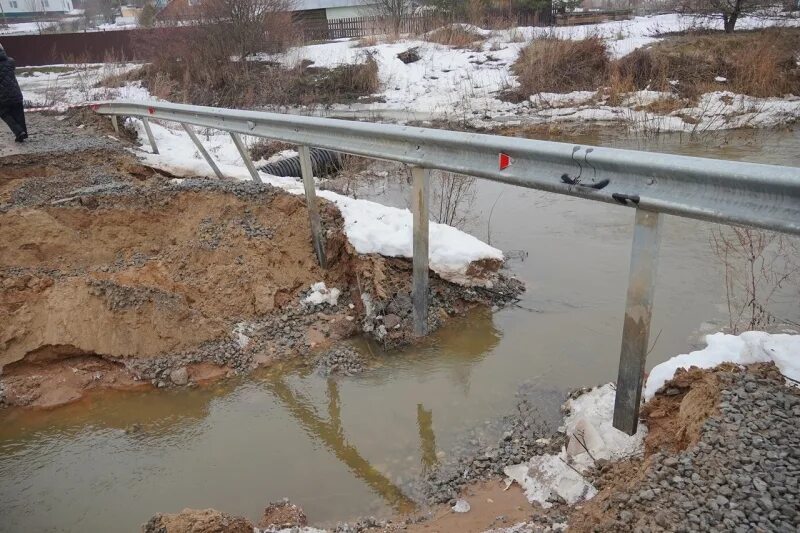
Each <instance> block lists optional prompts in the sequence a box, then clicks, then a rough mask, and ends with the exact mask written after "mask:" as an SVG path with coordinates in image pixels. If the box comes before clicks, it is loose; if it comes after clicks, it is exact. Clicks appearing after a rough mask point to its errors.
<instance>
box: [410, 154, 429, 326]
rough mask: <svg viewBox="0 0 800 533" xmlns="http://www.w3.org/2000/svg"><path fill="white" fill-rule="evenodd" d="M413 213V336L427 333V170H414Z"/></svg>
mask: <svg viewBox="0 0 800 533" xmlns="http://www.w3.org/2000/svg"><path fill="white" fill-rule="evenodd" d="M411 175H412V176H413V178H414V190H413V193H412V194H413V198H412V201H411V205H412V209H413V212H414V243H413V252H414V259H413V264H414V284H413V289H412V294H411V300H412V304H413V306H414V334H415V335H419V336H422V335H426V334H427V333H428V238H429V235H428V198H429V196H430V181H431V180H430V177H431V171H430V170H429V169H427V168H421V167H413V168H412V169H411Z"/></svg>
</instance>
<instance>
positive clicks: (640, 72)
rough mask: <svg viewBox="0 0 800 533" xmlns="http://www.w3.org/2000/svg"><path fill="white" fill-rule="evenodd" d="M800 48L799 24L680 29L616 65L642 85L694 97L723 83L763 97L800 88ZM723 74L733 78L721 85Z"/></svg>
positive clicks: (631, 80)
mask: <svg viewBox="0 0 800 533" xmlns="http://www.w3.org/2000/svg"><path fill="white" fill-rule="evenodd" d="M798 50H800V29H797V28H770V29H765V30H759V31H753V32H737V33H734V34H725V33H722V32H720V33H708V32H706V33H703V34H688V35H678V36H673V37H670V38H668V39H666V40H664V41H662V42H659V43H656V44H654V45H652V46H650V47H647V48H644V49H640V50H637V51H635V52H633V53H631V54H629V55H628V56H626V57H623V58H622V59H620V60H619V61H617V62H616V64H615V70H616V72H617V76H618V77H619V78H620V79H624V80H627V81H628V82H629V83H631V84H632V85H633V86H634V87H635V88H637V89H645V88H650V89H654V90H663V91H669V90H676V91H677V92H678V93H679V95H680V96H682V97H686V98H692V99H694V98H697V97H698V96H699V95H701V94H703V93H705V92H708V91H712V90H719V89H720V88H727V89H730V90H732V91H733V92H736V93H741V94H747V95H750V96H757V97H768V96H783V95H785V94H788V93H794V94H800V71H798V68H797V64H796V55H797V51H798ZM718 76H721V77H724V78H727V80H728V82H727V83H726V84H725V85H723V86H720V84H719V83H718V82H716V81H715V78H716V77H718ZM671 80H677V81H678V83H677V85H671V84H670V81H671Z"/></svg>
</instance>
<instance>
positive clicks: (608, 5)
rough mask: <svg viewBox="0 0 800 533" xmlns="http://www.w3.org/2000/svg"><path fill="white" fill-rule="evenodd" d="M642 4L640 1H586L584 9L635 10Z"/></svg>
mask: <svg viewBox="0 0 800 533" xmlns="http://www.w3.org/2000/svg"><path fill="white" fill-rule="evenodd" d="M639 4H641V1H640V0H584V1H583V8H584V9H633V8H636V7H638V6H639Z"/></svg>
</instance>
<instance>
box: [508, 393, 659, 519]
mask: <svg viewBox="0 0 800 533" xmlns="http://www.w3.org/2000/svg"><path fill="white" fill-rule="evenodd" d="M615 395H616V390H615V389H614V386H613V385H612V384H611V383H609V384H607V385H603V386H602V387H597V388H595V389H593V390H591V391H589V392H587V393H585V394H583V395H581V396H579V397H578V398H574V399H570V400H568V401H567V402H566V404H565V407H566V408H567V409H569V414H568V415H567V416H566V417H565V418H564V425H563V426H562V428H561V430H562V431H564V432H565V433H566V435H567V437H568V444H567V446H566V447H565V448H562V450H561V452H560V453H558V454H548V455H539V456H534V457H532V458H531V459H530V460H529V461H528V462H527V463H522V464H519V465H514V466H509V467H506V468H505V469H504V470H503V472H504V473H505V474H506V476H508V478H509V479H510V481H516V482H517V483H519V484H520V486H521V487H522V488H523V489H524V490H525V495H526V496H527V498H528V501H530V502H531V503H533V502H537V503H539V504H540V505H541V506H542V507H545V508H547V507H550V506H551V505H552V504H551V503H550V501H549V500H551V499H553V497H554V496H559V497H561V498H563V499H564V500H565V501H566V502H567V503H569V504H573V503H576V502H579V501H583V500H587V499H589V498H592V497H594V495H595V494H597V490H596V489H595V488H594V487H593V486H592V485H591V483H589V482H588V481H586V479H584V477H583V476H582V475H581V474H582V473H583V472H585V471H586V469H587V468H588V467H590V466H591V465H592V464H593V463H594V460H596V459H610V460H616V459H622V458H624V457H630V456H634V455H638V454H640V453H641V452H642V449H643V445H644V437H645V435H646V434H647V429H646V428H645V427H644V426H642V425H640V426H639V429H638V431H637V432H636V434H635V435H633V436H628V435H626V434H624V433H622V432H621V431H618V430H616V429H614V427H613V425H612V420H613V416H614V397H615Z"/></svg>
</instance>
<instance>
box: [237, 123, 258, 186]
mask: <svg viewBox="0 0 800 533" xmlns="http://www.w3.org/2000/svg"><path fill="white" fill-rule="evenodd" d="M229 133H230V134H231V139H233V144H235V145H236V149H237V150H239V156H240V157H241V158H242V161H244V166H246V167H247V171H248V172H249V173H250V177H251V178H253V181H255V182H256V183H263V182H262V181H261V176H259V175H258V170H256V167H255V166H254V165H253V161H252V160H251V159H250V154H248V153H247V147H246V146H245V145H244V143H243V142H242V137H241V136H240V135H239V134H238V133H236V132H233V131H231V132H229Z"/></svg>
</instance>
